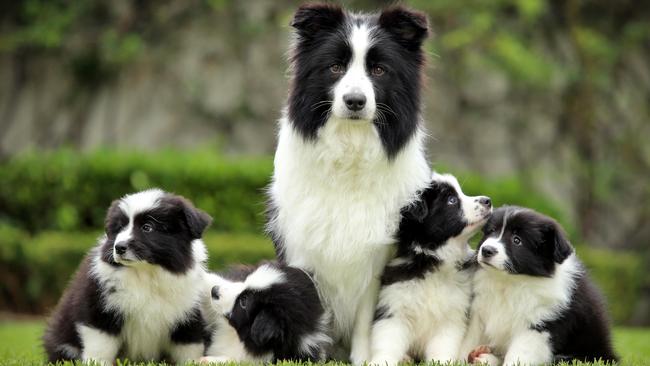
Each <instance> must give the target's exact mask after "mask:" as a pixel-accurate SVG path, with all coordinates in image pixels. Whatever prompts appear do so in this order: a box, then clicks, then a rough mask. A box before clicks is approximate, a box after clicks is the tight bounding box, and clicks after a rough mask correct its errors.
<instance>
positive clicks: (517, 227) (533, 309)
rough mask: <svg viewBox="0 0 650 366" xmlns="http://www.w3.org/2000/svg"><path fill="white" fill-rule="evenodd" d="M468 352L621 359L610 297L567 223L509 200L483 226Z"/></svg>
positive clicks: (490, 360) (530, 360)
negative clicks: (569, 235)
mask: <svg viewBox="0 0 650 366" xmlns="http://www.w3.org/2000/svg"><path fill="white" fill-rule="evenodd" d="M483 233H484V236H483V239H482V240H481V244H480V246H479V249H478V256H477V260H478V263H479V265H480V268H479V269H478V270H477V271H476V274H475V277H474V291H475V297H474V300H473V303H472V308H471V321H470V325H469V329H468V334H467V336H466V339H465V341H464V346H463V349H462V356H463V357H467V355H468V353H469V352H470V351H471V350H472V349H474V348H475V347H478V346H480V345H482V346H481V347H478V348H476V349H475V350H474V351H473V352H471V354H470V357H469V361H470V362H481V363H487V364H489V365H499V364H501V361H502V360H503V364H504V365H508V366H511V365H541V364H547V363H552V362H559V361H569V363H570V362H571V360H580V361H589V362H591V361H593V360H595V359H602V360H604V361H615V360H616V355H615V354H614V350H613V349H612V345H611V340H610V338H611V337H610V330H609V325H608V320H607V315H606V314H607V313H606V311H605V307H604V300H603V298H602V296H601V295H600V294H599V292H598V290H597V289H596V287H595V286H594V285H593V283H592V282H591V280H590V279H589V277H588V276H587V274H586V272H585V269H584V267H583V266H582V264H581V263H580V261H579V260H578V259H577V258H576V255H575V254H574V251H573V248H572V247H571V244H569V242H568V241H567V239H566V237H565V235H564V233H563V232H562V229H561V228H560V226H559V225H558V224H557V223H556V222H555V221H554V220H552V219H551V218H549V217H546V216H544V215H541V214H539V213H537V212H535V211H533V210H530V209H526V208H520V207H512V206H510V207H509V206H506V207H502V208H499V209H497V210H495V211H494V214H493V215H492V217H491V218H490V220H489V221H488V222H487V224H486V225H485V227H484V228H483Z"/></svg>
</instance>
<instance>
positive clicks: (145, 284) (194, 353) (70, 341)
mask: <svg viewBox="0 0 650 366" xmlns="http://www.w3.org/2000/svg"><path fill="white" fill-rule="evenodd" d="M211 220H212V219H211V218H210V216H208V215H207V214H206V213H205V212H203V211H201V210H199V209H197V208H195V207H194V206H193V205H192V204H191V203H190V202H189V201H188V200H186V199H184V198H183V197H180V196H176V195H173V194H170V193H166V192H163V191H161V190H159V189H151V190H147V191H143V192H139V193H135V194H130V195H127V196H125V197H123V198H121V199H119V200H116V201H115V202H113V204H112V205H111V207H110V208H109V210H108V213H107V215H106V234H105V235H104V236H103V237H102V238H101V239H100V240H99V243H98V244H97V245H96V246H95V247H94V248H93V249H92V250H91V251H90V252H89V253H88V255H87V256H86V258H85V259H84V261H83V262H82V263H81V266H80V267H79V270H78V271H77V273H76V275H75V277H74V279H73V280H72V282H71V283H70V285H69V286H68V289H67V290H66V292H65V293H64V295H63V297H62V298H61V300H60V302H59V304H58V306H57V308H56V310H55V311H54V314H53V315H52V317H51V319H50V321H49V324H48V327H47V330H46V332H45V335H44V337H43V340H44V345H45V350H46V352H47V355H48V360H49V361H50V362H56V361H61V360H83V361H95V362H99V363H102V364H106V365H110V364H113V363H114V361H115V359H116V358H128V359H129V360H131V361H157V360H161V359H167V360H170V361H173V362H177V363H182V362H185V361H188V360H193V359H197V358H198V357H201V356H202V355H203V352H204V349H205V339H206V334H205V322H204V319H203V316H202V311H201V298H202V295H203V289H204V286H203V283H204V281H205V280H204V276H205V270H204V264H205V260H206V259H207V254H206V250H205V246H204V244H203V241H202V240H201V236H202V234H203V231H204V230H205V229H206V228H207V226H208V225H209V224H210V222H211Z"/></svg>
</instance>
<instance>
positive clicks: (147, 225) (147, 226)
mask: <svg viewBox="0 0 650 366" xmlns="http://www.w3.org/2000/svg"><path fill="white" fill-rule="evenodd" d="M141 229H142V231H144V232H145V233H150V232H152V231H153V225H151V223H148V222H145V223H144V224H143V225H142V227H141Z"/></svg>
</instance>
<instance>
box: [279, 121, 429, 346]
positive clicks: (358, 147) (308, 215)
mask: <svg viewBox="0 0 650 366" xmlns="http://www.w3.org/2000/svg"><path fill="white" fill-rule="evenodd" d="M423 137H424V133H423V132H422V131H417V132H416V135H415V136H414V137H413V138H412V139H411V141H409V142H408V143H407V144H406V145H405V146H404V147H403V150H402V151H401V152H400V153H399V154H397V156H395V158H394V159H393V161H389V160H388V159H387V157H386V153H385V151H384V149H383V146H382V144H381V140H380V138H379V136H378V134H377V131H376V130H375V128H374V126H372V124H365V123H350V122H349V121H344V120H340V119H337V118H331V119H330V120H328V121H327V123H326V124H325V126H323V127H322V128H321V130H320V131H319V136H318V138H317V139H316V140H315V141H305V140H304V138H303V137H302V136H300V135H299V134H298V133H297V132H296V131H295V130H294V129H293V127H292V126H291V123H290V122H289V121H288V120H287V119H282V120H281V121H280V133H279V141H278V147H277V151H276V155H275V171H274V175H273V184H272V186H271V190H270V193H271V199H272V201H273V204H274V206H275V207H276V208H277V216H276V217H275V218H274V220H273V221H271V222H270V223H269V226H270V227H272V228H274V231H275V232H278V233H281V234H282V236H283V238H282V239H283V244H284V245H283V248H282V252H283V254H284V256H285V258H286V260H287V262H288V264H290V265H293V266H296V267H301V268H304V269H306V270H308V271H311V272H312V273H314V280H315V281H316V283H317V284H318V288H319V292H320V293H321V295H322V297H323V300H324V302H325V305H326V307H328V308H330V309H332V310H333V323H334V335H335V338H336V341H339V340H343V341H344V343H346V344H347V342H348V341H349V338H350V336H351V333H352V328H353V326H354V324H355V320H356V319H357V317H358V316H359V315H360V314H362V316H363V317H364V319H365V318H367V321H363V322H361V321H360V322H358V323H359V326H361V324H365V323H366V322H367V324H366V325H365V327H367V328H369V327H370V322H371V320H372V314H373V313H374V305H375V301H376V300H375V299H376V292H375V291H377V290H378V281H377V278H378V277H379V273H381V271H382V270H383V267H384V265H385V263H386V261H387V258H388V253H389V246H388V245H387V244H392V243H393V242H394V237H393V235H394V233H395V231H396V229H397V226H398V224H399V218H400V208H401V207H403V206H405V205H406V204H408V203H409V202H411V201H413V199H414V198H415V195H416V193H417V191H418V190H420V189H423V188H424V187H425V186H427V185H428V183H429V178H430V170H429V167H428V164H427V161H426V158H425V155H424V151H423V143H422V139H423ZM373 281H374V282H376V283H375V285H373V286H374V288H373V287H371V288H370V289H369V287H368V286H369V285H370V284H371V283H373ZM362 304H363V305H362ZM360 308H363V310H361V309H360ZM361 311H363V313H361ZM365 338H366V341H367V338H368V336H365Z"/></svg>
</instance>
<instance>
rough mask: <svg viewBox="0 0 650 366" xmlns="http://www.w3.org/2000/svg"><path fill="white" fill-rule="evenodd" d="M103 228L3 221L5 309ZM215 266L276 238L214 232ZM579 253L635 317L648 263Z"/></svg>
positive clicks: (262, 254)
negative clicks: (73, 229) (47, 228)
mask: <svg viewBox="0 0 650 366" xmlns="http://www.w3.org/2000/svg"><path fill="white" fill-rule="evenodd" d="M100 234H101V233H100V232H84V233H62V232H43V233H39V234H37V235H35V236H29V235H28V234H26V233H24V232H22V231H20V230H17V229H15V228H10V227H8V226H1V225H0V278H1V279H2V281H0V294H1V295H2V296H0V309H4V310H10V311H19V312H32V313H42V312H43V311H46V310H47V309H50V308H51V307H52V306H53V305H54V304H55V303H56V301H57V299H58V297H59V296H60V294H61V292H62V291H63V289H64V288H65V285H66V284H67V282H68V280H69V278H70V276H71V275H72V273H74V271H75V269H76V268H77V266H78V264H79V262H80V261H81V259H82V258H83V256H84V254H85V253H86V252H87V251H88V249H89V248H90V247H92V245H94V243H95V241H96V238H97V237H99V235H100ZM205 242H206V245H207V247H208V251H209V254H210V261H209V268H211V269H213V270H217V269H220V268H223V267H224V266H225V265H226V264H229V263H257V262H258V261H260V260H262V259H267V258H273V255H274V253H273V245H272V244H271V242H270V241H269V240H268V239H266V238H264V237H262V236H260V235H255V234H246V233H243V234H232V233H216V232H208V233H207V234H206V237H205ZM578 254H579V256H580V257H581V258H582V259H583V260H584V262H585V263H586V265H587V267H588V268H589V269H590V271H591V273H592V275H593V277H594V279H595V280H596V281H597V282H598V284H599V285H600V286H601V288H602V289H603V292H604V293H605V295H606V296H607V298H608V300H609V305H610V309H611V313H612V316H613V318H614V319H615V321H616V322H617V323H619V324H622V323H625V322H626V321H627V320H628V319H630V317H631V314H632V311H633V307H634V305H635V304H636V303H637V300H638V298H639V293H640V283H641V279H642V278H643V269H642V266H641V263H640V260H639V258H638V257H636V256H634V255H632V254H629V253H620V252H613V251H609V250H603V249H593V248H587V247H584V246H579V247H578Z"/></svg>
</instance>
